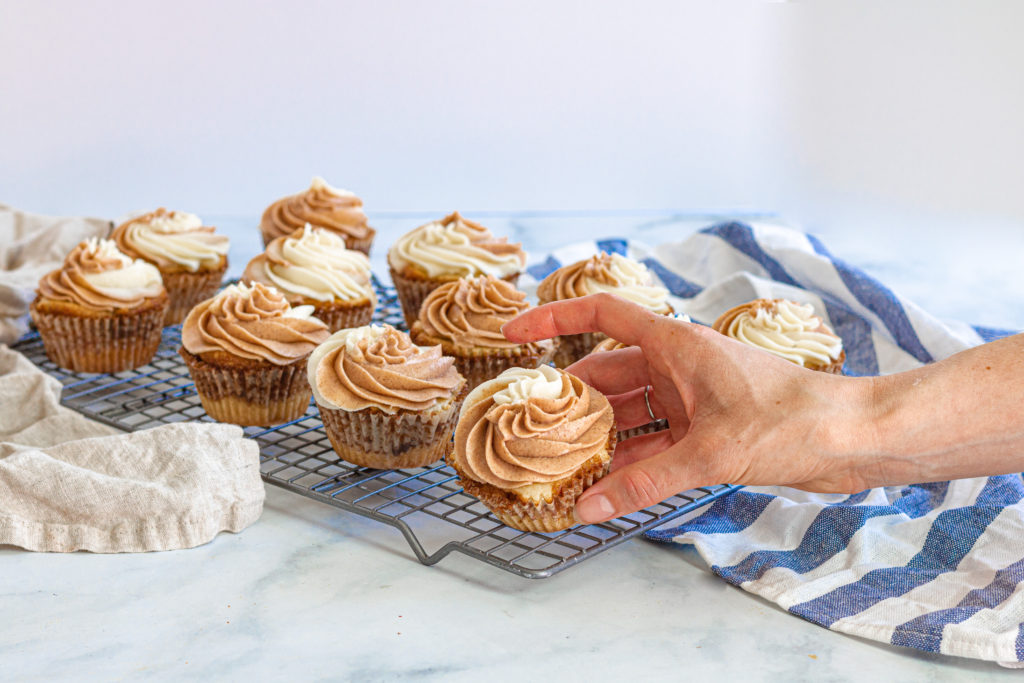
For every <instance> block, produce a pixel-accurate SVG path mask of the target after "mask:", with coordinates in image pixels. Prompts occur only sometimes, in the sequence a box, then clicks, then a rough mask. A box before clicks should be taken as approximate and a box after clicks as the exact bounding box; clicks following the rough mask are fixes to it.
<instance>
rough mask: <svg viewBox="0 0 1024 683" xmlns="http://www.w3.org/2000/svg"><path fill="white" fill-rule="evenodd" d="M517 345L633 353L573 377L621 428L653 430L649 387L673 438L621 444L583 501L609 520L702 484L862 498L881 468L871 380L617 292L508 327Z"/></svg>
mask: <svg viewBox="0 0 1024 683" xmlns="http://www.w3.org/2000/svg"><path fill="white" fill-rule="evenodd" d="M503 332H504V333H505V336H506V337H507V338H508V339H509V340H510V341H513V342H518V343H525V342H529V341H537V340H539V339H546V338H549V337H554V336H556V335H565V334H578V333H581V332H603V333H605V334H607V335H608V336H610V337H612V338H614V339H617V340H619V341H621V342H623V343H626V344H631V345H633V346H632V347H631V348H627V349H621V350H618V351H609V352H605V353H598V354H592V355H590V356H588V357H586V358H584V359H583V360H581V361H579V362H578V363H575V364H573V365H572V366H570V367H569V368H567V370H568V371H569V372H571V373H573V374H574V375H577V376H578V377H579V378H580V379H582V380H583V381H584V382H586V383H588V384H590V385H591V386H593V387H594V388H596V389H597V390H599V391H601V392H602V393H604V394H605V395H606V396H607V397H608V400H609V401H610V402H611V404H612V408H613V409H614V411H615V419H616V423H617V426H618V429H620V430H624V429H629V428H631V427H637V426H640V425H643V424H646V423H647V422H649V421H650V417H649V415H648V413H647V406H646V404H645V402H644V388H645V387H647V386H650V387H651V390H650V393H649V398H650V402H651V409H652V410H653V411H654V414H655V416H656V417H659V418H665V419H667V420H668V424H669V428H668V429H667V430H664V431H661V432H657V433H654V434H645V435H642V436H636V437H633V438H630V439H627V440H625V441H623V442H621V443H620V444H619V445H618V447H617V448H616V451H615V456H614V459H613V461H612V471H611V473H610V474H608V475H607V476H606V477H604V478H603V479H601V480H600V481H598V482H597V483H595V484H594V485H593V486H591V487H590V488H589V489H588V490H587V491H585V492H584V493H583V494H582V495H581V496H580V499H579V500H578V501H577V504H576V514H577V517H578V518H579V520H580V521H581V522H583V523H595V522H601V521H605V520H608V519H611V518H613V517H618V516H620V515H624V514H628V513H630V512H635V511H637V510H640V509H642V508H645V507H648V506H650V505H654V504H655V503H658V502H660V501H662V500H664V499H666V498H668V497H669V496H672V495H674V494H676V493H679V492H681V491H685V490H688V489H692V488H697V487H700V486H711V485H715V484H723V483H734V484H747V485H788V486H793V487H796V488H801V489H806V490H812V491H820V492H844V493H854V492H857V491H861V490H863V489H865V488H867V487H868V484H867V482H868V481H869V480H872V479H873V478H874V477H872V476H870V474H868V475H865V472H868V473H870V472H871V471H872V470H873V469H874V468H875V467H876V466H877V464H876V463H873V462H872V461H871V458H870V457H864V456H860V457H858V455H857V454H858V453H872V452H875V450H874V449H873V448H872V442H873V440H874V438H875V437H874V435H873V433H872V431H871V429H870V427H869V426H868V425H870V424H871V421H870V420H862V419H858V417H859V416H862V415H864V414H866V408H867V407H868V406H869V405H870V403H871V400H872V391H873V383H872V380H871V379H868V378H865V379H854V378H846V377H841V376H835V375H830V374H827V373H822V372H814V371H812V370H806V369H804V368H801V367H799V366H797V365H795V364H793V363H790V362H789V361H786V360H783V359H781V358H778V357H776V356H773V355H771V354H769V353H767V352H765V351H761V350H759V349H755V348H753V347H750V346H747V345H745V344H742V343H740V342H737V341H734V340H732V339H730V338H728V337H726V336H725V335H722V334H720V333H718V332H715V331H714V330H712V329H710V328H708V327H703V326H701V325H697V324H693V323H685V322H682V321H679V320H674V319H671V318H668V317H665V316H660V315H656V314H654V313H651V312H650V311H648V310H647V309H645V308H643V307H641V306H638V305H636V304H633V303H630V302H627V301H625V300H623V299H620V298H619V297H616V296H614V295H611V294H595V295H591V296H587V297H582V298H579V299H571V300H567V301H558V302H554V303H550V304H546V305H544V306H540V307H537V308H533V309H531V310H529V311H527V312H526V313H524V314H522V315H521V316H519V317H518V318H516V319H515V320H513V321H511V322H509V323H507V324H506V325H505V327H504V328H503Z"/></svg>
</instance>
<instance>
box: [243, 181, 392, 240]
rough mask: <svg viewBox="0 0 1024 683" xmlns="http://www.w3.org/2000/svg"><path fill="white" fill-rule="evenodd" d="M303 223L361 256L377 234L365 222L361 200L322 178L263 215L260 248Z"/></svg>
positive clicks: (272, 206) (293, 230)
mask: <svg viewBox="0 0 1024 683" xmlns="http://www.w3.org/2000/svg"><path fill="white" fill-rule="evenodd" d="M306 223H309V224H310V225H312V226H313V227H315V228H324V229H326V230H330V231H332V232H336V233H338V234H339V235H341V237H342V238H343V239H344V240H345V246H346V247H348V248H349V249H355V250H356V251H361V252H363V253H364V254H369V253H370V246H371V245H372V244H373V238H374V236H375V235H376V234H377V231H376V230H374V229H373V228H371V227H370V224H369V222H368V221H367V220H366V214H365V213H364V212H363V200H362V199H360V198H359V197H357V196H355V195H354V194H352V193H351V192H349V191H348V190H339V189H337V188H334V187H331V186H330V185H328V184H327V181H325V180H324V179H323V178H313V182H312V184H310V186H309V189H308V190H306V191H305V192H300V193H298V194H293V195H289V196H288V197H284V198H282V199H279V200H277V201H276V202H274V203H273V204H271V205H270V206H268V207H267V209H266V210H265V211H264V212H263V218H262V219H260V233H261V234H262V235H263V245H264V246H266V245H268V244H270V243H271V242H272V241H274V240H275V239H277V238H278V237H287V236H288V235H291V234H292V233H293V232H295V231H296V230H298V229H299V228H302V227H304V226H305V225H306Z"/></svg>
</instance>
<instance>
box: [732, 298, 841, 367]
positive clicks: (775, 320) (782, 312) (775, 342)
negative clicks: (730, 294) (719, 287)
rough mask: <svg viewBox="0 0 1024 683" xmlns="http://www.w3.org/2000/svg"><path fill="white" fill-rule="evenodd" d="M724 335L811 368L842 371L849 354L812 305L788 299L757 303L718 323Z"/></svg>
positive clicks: (764, 300)
mask: <svg viewBox="0 0 1024 683" xmlns="http://www.w3.org/2000/svg"><path fill="white" fill-rule="evenodd" d="M712 327H713V328H714V329H715V330H717V331H718V332H721V333H722V334H724V335H726V336H729V337H732V338H733V339H736V340H738V341H741V342H743V343H745V344H748V345H750V346H754V347H757V348H759V349H762V350H764V351H768V352H769V353H773V354H775V355H776V356H780V357H781V358H785V359H786V360H788V361H791V362H793V363H796V364H797V365H801V366H804V367H808V368H816V369H822V368H827V369H829V371H838V370H839V369H840V368H841V367H842V361H843V360H845V358H846V354H845V352H844V351H843V341H842V339H840V338H839V337H838V336H836V334H835V332H833V331H832V328H830V327H829V326H828V325H827V324H826V323H825V322H824V321H823V320H822V319H821V318H820V317H818V316H817V315H815V314H814V306H812V305H811V304H799V303H796V302H795V301H788V300H786V299H755V300H754V301H750V302H747V303H745V304H741V305H739V306H735V307H733V308H731V309H729V310H728V311H726V312H725V313H723V314H722V315H720V316H719V317H718V319H717V320H715V322H714V324H713V325H712Z"/></svg>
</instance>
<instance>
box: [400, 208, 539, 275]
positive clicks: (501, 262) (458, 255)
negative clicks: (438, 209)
mask: <svg viewBox="0 0 1024 683" xmlns="http://www.w3.org/2000/svg"><path fill="white" fill-rule="evenodd" d="M388 259H389V261H390V263H391V265H392V266H393V267H394V268H396V269H401V268H403V267H404V266H406V265H409V264H412V265H414V266H416V267H417V268H420V269H422V270H424V271H426V273H427V275H428V276H429V277H440V276H443V275H452V276H457V277H473V276H476V275H493V276H494V277H496V278H505V277H508V276H510V275H513V274H515V273H518V272H519V271H521V270H522V268H523V261H524V254H523V252H522V251H521V250H520V249H519V248H518V245H510V244H507V243H506V241H505V240H504V239H498V238H495V237H494V235H493V234H491V232H490V231H489V230H487V229H486V228H484V227H483V226H480V225H477V224H475V223H472V222H471V221H466V220H464V219H463V218H462V217H461V216H459V215H458V214H457V213H455V214H452V215H451V216H448V217H446V218H445V219H444V220H441V221H436V222H434V223H428V224H426V225H421V226H420V227H418V228H416V229H415V230H412V231H411V232H409V233H406V234H405V235H403V236H402V237H401V238H399V240H398V241H397V242H396V243H395V244H394V246H393V247H392V248H391V250H390V251H389V252H388Z"/></svg>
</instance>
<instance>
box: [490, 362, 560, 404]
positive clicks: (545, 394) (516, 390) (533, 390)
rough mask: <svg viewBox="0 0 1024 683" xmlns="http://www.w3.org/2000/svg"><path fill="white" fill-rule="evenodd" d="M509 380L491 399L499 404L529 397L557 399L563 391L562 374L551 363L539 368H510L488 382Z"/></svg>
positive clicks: (519, 401) (516, 401)
mask: <svg viewBox="0 0 1024 683" xmlns="http://www.w3.org/2000/svg"><path fill="white" fill-rule="evenodd" d="M495 382H502V383H504V382H507V384H506V385H505V388H504V389H501V390H499V391H496V392H495V393H494V394H493V395H492V396H491V399H492V400H493V401H494V402H495V403H496V404H498V405H506V404H509V403H522V402H523V401H525V400H526V399H528V398H547V399H555V398H558V396H559V395H560V394H561V393H562V376H561V375H560V374H559V373H558V370H555V369H554V368H553V367H551V366H550V365H542V366H540V367H539V368H535V369H531V368H509V369H508V370H506V371H505V372H503V373H501V377H500V378H499V379H496V380H491V381H490V382H486V383H485V384H487V385H488V386H493V385H494V383H495Z"/></svg>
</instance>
